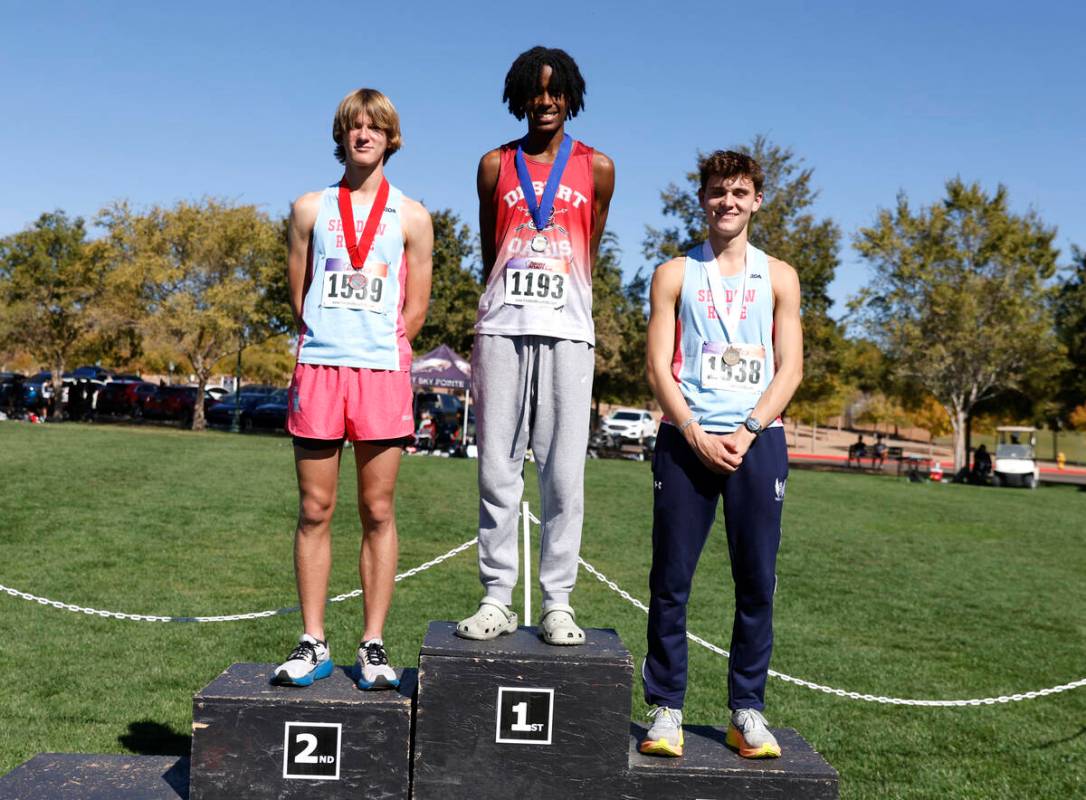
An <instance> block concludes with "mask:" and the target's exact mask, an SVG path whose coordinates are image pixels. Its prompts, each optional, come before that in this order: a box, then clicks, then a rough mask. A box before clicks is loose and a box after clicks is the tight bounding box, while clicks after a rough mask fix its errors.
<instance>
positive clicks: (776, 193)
mask: <svg viewBox="0 0 1086 800" xmlns="http://www.w3.org/2000/svg"><path fill="white" fill-rule="evenodd" d="M734 149H736V150H738V151H740V152H744V153H747V154H748V155H750V156H751V157H752V158H753V159H754V160H755V161H757V162H758V164H759V165H760V166H761V167H762V170H763V172H764V173H765V185H764V187H763V192H764V194H765V200H764V202H763V203H762V207H761V208H760V209H759V210H758V213H756V214H755V215H754V217H753V218H752V219H751V223H750V240H751V242H752V243H753V244H755V245H756V246H757V247H759V248H761V249H762V250H765V251H766V252H767V253H769V254H770V255H773V256H775V257H777V258H779V259H781V260H783V261H787V262H788V263H789V264H791V265H792V266H793V267H795V269H796V271H797V272H798V273H799V280H800V289H801V292H802V298H801V312H802V315H803V338H804V343H803V344H804V346H803V363H804V370H803V375H804V377H803V383H802V384H801V385H800V387H799V390H798V391H797V392H796V397H795V400H796V402H801V403H803V402H806V403H807V404H808V405H809V406H810V407H812V408H813V407H814V406H816V405H819V403H818V401H820V400H823V399H826V398H830V397H833V396H835V395H837V394H838V393H839V391H840V389H839V381H838V380H837V374H838V368H839V363H840V358H839V355H840V352H841V349H842V347H843V345H844V336H843V334H842V332H841V330H840V327H839V326H838V325H837V323H835V322H834V321H833V320H832V319H830V317H829V313H828V312H829V308H830V305H831V304H832V301H831V300H830V296H829V285H830V283H831V282H832V281H833V276H834V273H835V272H836V270H837V265H838V257H837V252H838V247H839V242H840V238H841V231H840V229H839V228H838V227H837V225H836V223H834V222H833V220H831V219H828V218H824V219H816V218H815V216H814V215H813V214H812V213H811V210H810V209H811V206H812V205H813V204H814V201H815V199H816V198H817V197H818V192H817V191H815V189H813V188H812V186H811V177H812V175H813V174H814V170H813V169H810V168H805V167H802V166H801V164H802V161H801V160H800V159H798V158H797V157H796V155H795V154H794V153H793V152H792V151H791V150H789V149H787V148H782V147H780V146H778V145H775V144H772V143H770V142H769V140H768V139H766V138H765V137H764V136H756V137H755V138H754V140H753V141H752V142H751V144H750V145H749V146H744V145H740V146H737V147H735V148H734ZM701 156H702V154H701V153H699V154H698V159H699V161H700V159H701ZM698 187H699V178H698V173H697V171H694V172H690V173H687V175H686V186H685V187H680V186H678V185H676V184H674V183H672V184H669V185H668V187H667V188H666V189H665V190H664V191H663V192H661V193H660V198H661V200H662V201H663V206H664V207H663V212H664V215H665V216H667V217H674V218H675V219H676V220H678V225H676V226H673V227H668V228H664V229H663V230H659V229H656V228H653V227H650V226H646V235H645V239H644V243H643V252H644V255H645V258H647V259H649V260H650V261H654V262H656V263H659V262H661V261H666V260H668V259H671V258H675V257H676V256H681V255H683V254H685V253H686V252H687V251H688V250H689V249H690V248H691V247H693V246H694V245H696V244H698V243H699V242H702V241H704V240H705V238H706V237H707V235H708V229H707V227H706V225H705V222H704V216H705V215H704V212H703V211H702V210H701V206H700V205H699V204H698Z"/></svg>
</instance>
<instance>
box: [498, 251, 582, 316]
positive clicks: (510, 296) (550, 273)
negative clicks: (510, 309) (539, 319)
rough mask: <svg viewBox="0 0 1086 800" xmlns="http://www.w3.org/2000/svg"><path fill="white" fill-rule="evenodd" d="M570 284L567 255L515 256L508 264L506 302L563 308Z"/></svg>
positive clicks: (506, 267)
mask: <svg viewBox="0 0 1086 800" xmlns="http://www.w3.org/2000/svg"><path fill="white" fill-rule="evenodd" d="M568 283H569V267H568V263H567V262H566V260H565V259H564V258H513V259H510V260H509V262H508V263H507V264H506V265H505V302H506V303H508V304H509V305H514V306H525V305H532V306H549V307H550V308H561V307H562V306H564V305H565V304H566V291H567V284H568Z"/></svg>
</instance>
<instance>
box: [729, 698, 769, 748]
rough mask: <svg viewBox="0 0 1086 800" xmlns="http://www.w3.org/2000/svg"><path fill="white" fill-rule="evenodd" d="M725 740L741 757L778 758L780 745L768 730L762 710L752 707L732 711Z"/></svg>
mask: <svg viewBox="0 0 1086 800" xmlns="http://www.w3.org/2000/svg"><path fill="white" fill-rule="evenodd" d="M725 742H726V743H727V745H728V746H729V747H734V748H736V749H737V750H738V751H739V755H741V756H743V758H779V757H780V754H781V746H780V745H779V744H777V739H776V737H775V736H773V734H772V733H770V732H769V723H767V722H766V721H765V717H763V716H762V712H760V711H758V710H756V709H753V708H740V709H736V710H735V711H733V712H732V719H731V723H730V724H729V725H728V734H727V736H726V738H725Z"/></svg>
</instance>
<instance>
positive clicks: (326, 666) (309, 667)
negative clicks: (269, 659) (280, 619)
mask: <svg viewBox="0 0 1086 800" xmlns="http://www.w3.org/2000/svg"><path fill="white" fill-rule="evenodd" d="M331 674H332V654H331V653H330V652H329V651H328V643H327V642H322V641H321V640H320V639H315V638H313V637H312V636H310V635H309V634H308V633H303V634H302V638H301V639H299V640H298V645H297V647H295V648H294V649H293V650H291V651H290V655H289V656H287V660H286V661H284V662H283V663H282V664H280V665H279V666H278V667H276V668H275V672H274V673H272V678H271V682H272V683H274V684H277V685H279V686H309V685H310V684H311V683H313V681H316V680H320V679H321V678H327V677H328V676H329V675H331Z"/></svg>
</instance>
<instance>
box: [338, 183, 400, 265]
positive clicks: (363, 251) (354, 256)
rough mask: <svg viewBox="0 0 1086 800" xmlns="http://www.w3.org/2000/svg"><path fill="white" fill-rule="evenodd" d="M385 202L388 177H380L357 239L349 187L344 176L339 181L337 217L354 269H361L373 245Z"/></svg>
mask: <svg viewBox="0 0 1086 800" xmlns="http://www.w3.org/2000/svg"><path fill="white" fill-rule="evenodd" d="M387 202H388V178H381V185H380V186H379V187H377V197H375V198H374V200H373V208H371V209H370V213H369V216H367V217H366V223H365V225H363V226H362V240H361V241H358V240H357V239H356V238H355V232H354V207H353V206H352V205H351V189H350V187H349V186H348V185H347V179H346V178H344V179H343V180H341V181H340V182H339V218H340V220H342V222H343V243H344V244H345V245H346V246H347V255H349V256H350V257H351V266H352V267H354V268H355V269H362V267H363V266H364V265H365V263H366V256H368V255H369V252H370V248H371V247H373V238H374V237H375V236H376V235H377V224H378V223H379V222H380V221H381V215H382V214H384V213H385V204H386V203H387Z"/></svg>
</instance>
